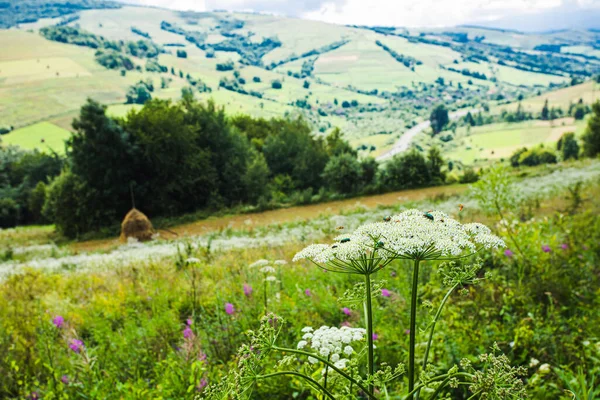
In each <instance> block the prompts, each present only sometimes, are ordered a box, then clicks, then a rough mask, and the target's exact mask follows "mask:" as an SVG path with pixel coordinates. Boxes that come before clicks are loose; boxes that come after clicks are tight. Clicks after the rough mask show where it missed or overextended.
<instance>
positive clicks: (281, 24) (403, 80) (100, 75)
mask: <svg viewBox="0 0 600 400" xmlns="http://www.w3.org/2000/svg"><path fill="white" fill-rule="evenodd" d="M141 11H143V12H141ZM78 17H79V18H78V19H77V20H76V21H73V22H69V23H68V24H67V26H69V27H79V28H81V29H83V30H84V31H85V32H89V33H91V34H94V35H99V36H101V37H103V38H105V39H107V40H115V41H119V40H121V41H128V40H130V41H136V40H141V39H146V38H144V37H142V36H141V35H139V34H137V33H134V32H133V31H132V28H136V29H139V30H140V31H141V32H144V33H146V34H147V35H148V36H149V38H150V39H149V40H152V41H153V42H154V43H156V44H157V45H169V46H165V47H164V49H165V52H164V53H162V54H160V55H159V57H158V58H157V62H158V63H159V64H160V65H162V66H164V67H166V69H167V72H162V73H158V72H152V73H151V72H147V71H144V65H145V62H146V61H145V60H143V59H139V58H136V57H132V60H133V62H134V64H136V65H139V66H140V67H142V68H141V72H137V71H135V70H132V71H128V72H127V74H126V75H125V76H121V74H120V71H118V70H107V69H105V68H103V67H102V66H100V65H99V64H98V63H96V62H95V61H94V50H93V49H90V48H87V47H83V46H75V45H67V44H62V43H58V42H51V41H48V40H46V39H44V38H43V37H41V36H40V35H38V33H37V32H38V31H39V29H41V28H43V27H50V26H52V25H54V24H56V23H59V22H60V21H61V19H60V18H53V19H41V20H39V21H37V22H33V23H25V24H22V25H21V26H20V27H19V29H11V30H3V31H0V45H2V48H3V50H5V51H3V52H2V53H3V54H2V55H0V82H2V85H1V86H0V124H4V125H10V126H14V127H15V128H21V127H26V126H28V125H32V124H37V123H40V122H50V123H52V124H55V125H57V126H60V127H61V128H64V129H70V123H71V120H72V119H73V118H74V117H75V116H76V112H77V110H78V108H79V107H80V106H81V105H82V104H83V103H84V101H85V99H86V98H88V97H91V98H93V99H95V100H97V101H100V102H101V103H103V104H106V105H108V106H109V107H110V109H113V110H118V111H116V112H117V114H118V115H121V116H123V115H125V114H126V110H127V109H129V108H130V107H131V106H130V105H125V104H124V103H125V95H126V93H127V90H128V89H129V88H130V87H131V86H132V85H134V84H136V83H137V82H139V81H141V80H144V81H148V80H150V81H152V82H153V84H154V87H155V89H154V90H155V91H154V92H153V93H152V97H155V98H161V99H172V100H177V99H179V98H180V97H181V90H182V88H184V87H186V86H189V82H188V80H187V79H186V76H187V75H188V74H189V75H190V76H191V77H192V78H194V79H201V81H202V82H203V83H204V84H206V85H207V86H208V87H209V88H210V89H211V90H212V91H211V92H210V93H197V94H196V96H197V97H198V98H200V99H203V100H208V99H213V100H215V101H216V102H217V103H218V104H220V105H222V106H224V107H225V108H226V109H227V110H228V112H229V113H231V114H236V113H250V114H252V115H255V116H259V117H276V116H286V115H288V116H303V117H304V118H305V119H307V120H308V121H310V123H311V125H312V127H313V129H314V132H315V134H319V135H324V134H326V133H328V132H331V130H332V129H334V128H335V127H339V128H341V129H342V131H343V133H344V135H345V137H346V138H347V139H348V140H351V141H352V143H353V144H354V145H356V146H357V147H360V148H361V149H362V150H360V151H361V154H364V155H371V156H372V155H375V156H376V155H377V154H380V153H382V152H384V151H385V150H386V149H387V148H388V147H389V146H390V143H389V142H390V141H389V140H384V137H383V136H381V135H390V137H394V138H398V137H399V136H400V135H402V133H403V132H405V131H406V130H407V129H408V128H407V126H408V125H410V124H412V123H415V122H418V121H421V120H423V119H424V118H426V117H427V116H426V110H428V109H430V108H431V107H433V106H435V105H436V104H438V103H446V104H448V105H449V107H451V108H453V109H454V108H458V107H471V106H473V105H474V104H480V103H482V102H486V103H487V104H489V105H490V107H491V110H492V113H494V112H499V110H501V109H511V108H512V107H516V106H515V105H514V102H513V103H510V104H509V105H496V103H497V102H498V101H497V100H496V99H495V96H496V95H497V94H499V93H501V94H502V95H503V96H505V99H509V100H510V99H514V98H515V97H516V96H518V95H525V99H524V100H523V101H522V103H523V106H524V107H525V108H526V109H529V108H532V109H534V108H536V107H538V106H539V105H540V102H541V103H542V104H543V101H544V99H546V98H548V99H549V100H550V101H551V103H553V104H556V106H560V107H567V106H568V103H569V101H573V100H574V99H576V98H577V96H580V95H581V96H580V97H583V98H584V101H585V102H586V103H589V102H591V101H592V100H593V98H594V97H595V95H594V94H593V93H594V90H592V91H591V94H590V93H589V92H590V90H589V89H591V85H592V84H591V83H590V82H587V83H584V84H583V87H580V86H581V85H578V86H574V87H567V88H563V89H558V90H556V87H560V86H562V85H565V84H567V83H568V81H569V79H570V78H569V77H568V76H567V75H566V74H562V73H557V74H550V73H542V72H531V71H525V70H523V68H521V69H518V68H517V65H513V64H511V63H508V64H506V63H505V64H506V65H499V64H498V62H499V60H500V56H498V55H491V56H490V57H488V58H487V59H486V60H483V59H481V60H477V59H475V60H473V59H471V58H470V56H469V54H468V52H466V50H465V49H464V48H461V47H459V45H457V44H456V43H453V42H452V36H448V35H449V33H448V32H446V31H443V30H437V29H432V30H427V31H420V30H402V29H398V30H396V31H395V32H391V34H382V33H381V32H378V31H376V30H373V29H366V28H364V27H362V28H359V27H350V26H339V25H332V24H327V23H323V22H316V21H306V20H301V19H295V18H287V17H281V16H272V15H260V14H251V13H224V12H213V13H181V12H176V11H171V10H164V9H159V8H141V7H132V6H124V7H121V8H118V9H94V10H83V11H81V12H79V13H78ZM163 21H165V22H168V23H169V24H172V26H176V27H178V28H180V29H183V30H184V31H185V32H193V33H196V34H199V35H202V37H203V38H204V39H203V40H205V41H206V43H208V44H211V45H215V44H218V43H221V42H224V41H226V40H227V39H228V37H231V36H228V35H239V36H240V37H243V36H247V37H248V38H249V39H248V40H249V41H250V42H251V43H254V44H259V43H260V42H261V41H262V40H263V39H266V38H277V40H278V41H279V42H280V45H279V46H278V47H275V48H274V49H272V50H270V51H268V52H266V53H265V54H264V55H262V56H261V59H260V63H259V64H257V65H246V64H245V63H242V61H243V60H242V58H243V57H242V56H241V55H240V54H241V53H239V52H236V51H227V52H226V51H221V50H217V51H215V52H214V57H210V58H209V57H207V52H206V51H205V50H202V49H200V48H199V46H196V45H195V44H194V43H192V42H190V41H188V40H186V38H185V35H183V34H177V33H174V32H172V31H167V30H165V29H162V28H161V23H162V22H163ZM228 24H231V25H232V26H233V27H232V28H231V30H230V31H229V30H228V29H230V28H228V26H229V25H228ZM456 33H466V34H467V37H468V38H470V39H471V40H473V39H474V38H478V37H479V38H481V37H485V40H484V41H483V42H481V41H480V42H481V43H483V44H482V46H484V47H482V49H483V51H492V50H493V49H494V47H485V46H487V45H488V43H489V45H490V46H497V45H503V46H513V47H514V48H515V49H520V50H523V51H526V52H529V53H527V54H530V53H531V54H535V52H532V49H533V48H534V47H535V46H537V45H540V44H544V43H547V42H548V41H551V40H559V39H557V38H561V37H565V38H568V39H569V40H570V41H571V42H570V43H573V41H576V40H580V41H581V43H582V44H581V46H579V47H577V46H574V47H573V46H571V47H573V48H572V50H573V52H577V51H583V50H584V49H587V48H586V47H585V43H587V41H589V40H592V39H593V34H591V33H590V34H579V35H575V34H573V33H572V32H562V33H552V34H522V33H515V32H508V31H496V30H489V29H484V28H476V27H459V28H456ZM223 34H225V36H224V35H223ZM421 34H423V36H421ZM561 35H562V36H561ZM421 37H422V38H425V39H424V41H423V40H415V38H421ZM427 40H428V41H429V42H427ZM449 40H450V42H448V41H449ZM376 42H379V43H380V44H381V45H382V46H386V47H387V48H388V49H389V50H385V49H384V48H383V47H381V46H379V45H377V44H376ZM472 43H479V42H472ZM17 44H18V45H17ZM21 44H22V45H21ZM448 44H449V45H448ZM173 45H175V46H178V47H173ZM328 46H334V47H333V48H329V47H328ZM200 47H201V46H200ZM571 47H565V48H564V49H565V52H566V53H569V52H570V51H567V50H569V49H570V48H571ZM176 49H181V50H184V51H185V52H186V53H187V57H186V58H179V57H177V56H176V55H175V51H176ZM490 49H492V50H490ZM390 52H392V53H390ZM392 54H396V55H397V56H393V55H392ZM567 56H568V57H575V56H571V55H568V54H567ZM394 57H397V58H398V60H399V59H401V57H407V58H406V59H407V60H413V61H411V62H414V63H415V64H414V65H410V63H409V64H407V65H408V66H407V65H404V64H403V63H402V62H400V61H398V60H397V59H395V58H394ZM229 60H231V61H232V62H233V63H234V66H235V72H236V73H239V77H238V76H234V75H233V71H217V68H216V67H217V65H218V64H221V63H225V62H227V61H229ZM407 62H408V61H407ZM587 62H588V63H589V65H590V68H595V66H596V64H598V68H599V69H600V63H596V61H594V60H593V59H590V60H588V61H587ZM272 65H273V66H275V67H274V68H271V66H272ZM311 65H312V66H311ZM303 68H308V69H306V70H303ZM451 69H452V70H451ZM473 73H481V74H485V75H486V78H485V79H479V78H477V79H474V78H473V77H472V76H471V74H473ZM561 74H562V75H561ZM238 78H242V80H243V82H244V83H242V84H240V88H242V92H235V91H232V90H227V89H225V88H224V87H222V86H221V83H222V82H223V80H224V79H227V80H229V81H230V82H232V81H236V80H238ZM255 79H260V82H255V81H254V80H255ZM163 81H165V82H166V83H165V84H164V85H163V84H162V83H161V82H163ZM273 81H281V83H282V88H281V89H274V88H272V87H271V84H272V82H273ZM551 85H553V86H551ZM244 91H245V92H246V93H244ZM247 92H253V93H254V94H255V95H256V94H257V93H260V96H261V97H262V98H259V97H258V96H257V97H255V96H251V95H249V94H247ZM537 92H541V95H540V96H537V97H535V95H536V93H537ZM382 93H385V95H382ZM504 101H506V100H504ZM504 101H503V102H504ZM344 102H346V103H348V104H349V103H351V102H354V104H355V105H354V106H351V107H342V104H343V103H344ZM515 145H516V144H515ZM365 146H366V148H368V149H372V148H375V150H364V149H363V148H364V147H365ZM470 158H472V157H471V156H467V159H470Z"/></svg>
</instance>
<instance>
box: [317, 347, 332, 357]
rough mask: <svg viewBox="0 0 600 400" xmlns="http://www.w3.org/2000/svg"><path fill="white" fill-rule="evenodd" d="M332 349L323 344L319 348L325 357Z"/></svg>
mask: <svg viewBox="0 0 600 400" xmlns="http://www.w3.org/2000/svg"><path fill="white" fill-rule="evenodd" d="M329 353H330V351H329V348H327V347H325V346H323V347H321V349H320V350H319V354H321V355H322V356H323V357H327V356H328V355H329Z"/></svg>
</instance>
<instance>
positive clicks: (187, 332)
mask: <svg viewBox="0 0 600 400" xmlns="http://www.w3.org/2000/svg"><path fill="white" fill-rule="evenodd" d="M192 336H194V331H192V328H190V327H189V326H186V327H185V329H184V330H183V337H184V338H185V339H189V338H191V337H192Z"/></svg>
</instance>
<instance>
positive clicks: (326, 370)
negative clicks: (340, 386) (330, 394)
mask: <svg viewBox="0 0 600 400" xmlns="http://www.w3.org/2000/svg"><path fill="white" fill-rule="evenodd" d="M330 359H331V356H329V357H327V362H328V363H329V360H330ZM328 372H329V365H326V366H325V380H324V382H323V388H324V389H327V373H328ZM323 400H325V395H323Z"/></svg>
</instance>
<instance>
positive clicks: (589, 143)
mask: <svg viewBox="0 0 600 400" xmlns="http://www.w3.org/2000/svg"><path fill="white" fill-rule="evenodd" d="M582 139H583V153H584V154H585V155H586V156H587V157H596V156H597V155H598V154H600V101H597V102H596V103H594V105H593V106H592V117H591V118H590V120H589V121H588V125H587V127H586V129H585V133H584V134H583V136H582Z"/></svg>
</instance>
